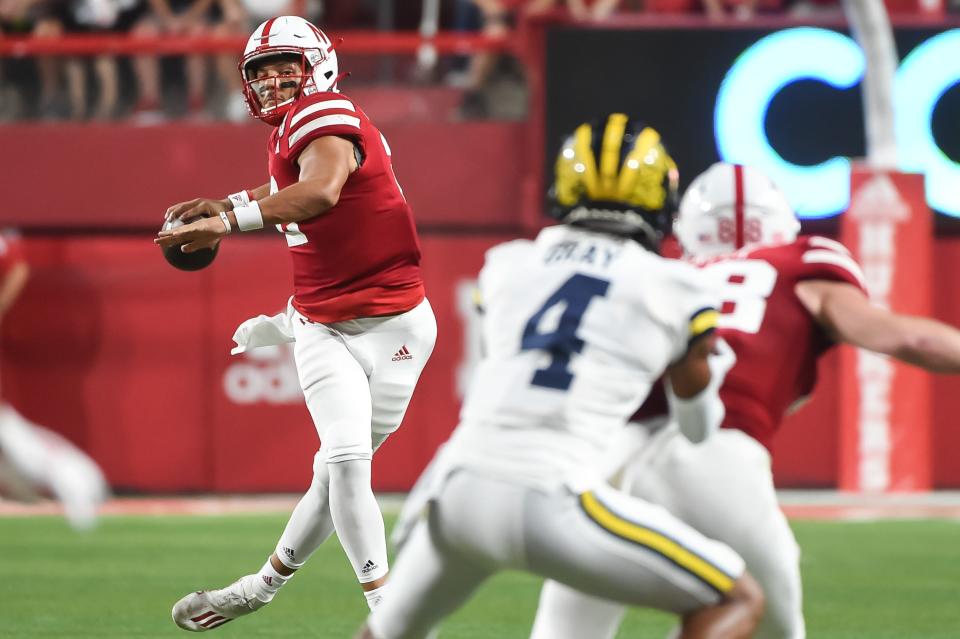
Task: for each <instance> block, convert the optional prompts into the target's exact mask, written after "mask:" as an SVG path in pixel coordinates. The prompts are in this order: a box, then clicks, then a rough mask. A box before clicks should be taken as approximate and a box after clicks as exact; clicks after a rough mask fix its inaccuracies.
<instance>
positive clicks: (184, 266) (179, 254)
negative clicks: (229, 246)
mask: <svg viewBox="0 0 960 639" xmlns="http://www.w3.org/2000/svg"><path fill="white" fill-rule="evenodd" d="M178 226H183V222H182V221H180V220H173V221H170V222H164V224H163V227H162V228H161V230H163V231H169V230H170V229H175V228H177V227H178ZM219 248H220V243H219V242H218V243H217V245H216V246H214V247H213V248H212V249H200V250H199V251H194V252H192V253H184V252H183V251H181V250H180V245H179V244H178V245H176V246H170V247H166V248H162V249H161V250H162V251H163V257H164V259H166V260H167V262H168V263H169V264H170V266H172V267H174V268H177V269H180V270H181V271H199V270H200V269H202V268H206V267H208V266H210V264H211V263H212V262H213V258H215V257H216V256H217V250H219Z"/></svg>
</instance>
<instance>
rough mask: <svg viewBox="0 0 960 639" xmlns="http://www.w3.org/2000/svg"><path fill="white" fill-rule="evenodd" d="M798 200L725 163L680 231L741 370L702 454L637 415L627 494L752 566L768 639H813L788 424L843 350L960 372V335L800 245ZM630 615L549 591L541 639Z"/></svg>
mask: <svg viewBox="0 0 960 639" xmlns="http://www.w3.org/2000/svg"><path fill="white" fill-rule="evenodd" d="M799 229H800V225H799V223H798V222H797V220H796V218H795V216H794V214H793V211H792V209H791V208H790V207H789V205H788V204H787V201H786V199H785V198H784V197H783V195H782V194H781V193H780V191H779V190H778V189H777V188H776V186H774V184H773V183H772V182H771V181H770V180H769V179H768V178H767V177H766V176H764V175H762V174H761V173H760V172H759V171H757V170H755V169H752V168H749V167H743V166H739V165H732V164H724V163H719V164H715V165H714V166H712V167H711V168H710V169H709V170H707V171H706V172H705V173H704V174H702V175H700V176H699V177H698V178H696V179H695V180H694V181H693V183H692V184H691V185H690V188H689V189H688V190H687V192H686V193H685V194H684V197H683V200H682V201H681V204H680V213H679V216H678V218H677V220H676V224H675V228H674V230H675V232H676V235H677V238H678V239H679V241H680V244H681V246H682V247H683V250H684V253H685V254H686V256H687V257H688V258H689V259H691V260H692V261H694V262H695V263H697V264H699V265H700V266H701V267H702V268H703V269H704V270H705V271H706V273H707V274H708V275H709V276H711V277H712V278H714V284H715V286H716V287H717V289H718V290H719V291H720V292H721V293H722V296H721V297H722V299H723V300H724V303H723V307H722V308H721V315H720V320H719V322H718V331H717V332H718V334H719V335H720V336H722V337H723V339H724V340H726V342H727V343H728V344H729V345H730V346H731V347H732V348H733V351H734V353H735V354H736V357H737V361H736V363H735V364H734V365H733V367H732V368H731V369H730V371H729V372H728V373H727V376H726V378H725V380H724V382H723V385H722V387H721V389H720V397H721V399H722V400H723V403H724V405H725V408H726V414H725V417H724V418H723V422H722V426H723V427H722V428H721V429H720V431H719V432H717V433H715V434H714V435H713V436H712V437H710V438H709V439H707V440H706V441H705V442H703V443H702V444H699V445H696V446H695V445H692V444H690V443H689V442H688V441H687V440H686V439H685V438H684V437H681V436H679V433H678V432H677V429H676V427H675V426H672V425H668V426H666V427H663V428H660V429H659V430H658V431H655V432H651V429H650V428H649V427H650V426H651V425H658V424H662V423H663V422H664V420H665V417H664V416H663V412H664V410H665V408H666V406H667V401H666V399H665V398H663V397H662V395H661V398H660V401H659V402H656V401H655V400H648V402H647V404H645V405H644V407H643V408H642V409H641V410H640V412H639V413H638V414H637V415H636V416H634V418H633V421H637V422H640V424H639V425H638V427H637V428H633V429H627V431H626V434H627V435H628V436H629V437H632V438H634V441H633V442H631V443H630V444H627V443H625V442H620V443H619V447H620V448H629V449H630V450H633V451H638V452H636V453H635V454H634V456H633V457H632V459H631V460H630V462H629V465H628V466H627V468H626V469H625V470H624V473H623V481H624V488H625V489H626V490H628V491H629V492H630V493H631V494H633V495H636V496H639V497H642V498H644V499H647V500H649V501H652V502H654V503H657V504H661V505H663V506H665V507H666V508H667V509H668V510H669V511H670V512H672V513H673V514H674V515H676V516H678V517H679V518H680V519H681V520H683V521H685V522H687V523H689V524H692V525H693V527H694V528H696V529H697V530H699V531H700V532H702V533H704V534H705V535H707V536H709V537H712V538H714V539H718V540H720V541H723V542H726V543H727V544H729V545H730V546H731V547H732V548H733V549H734V550H736V551H737V552H738V553H740V555H741V556H742V557H743V558H744V560H745V561H746V564H747V569H748V570H749V571H750V573H751V574H753V575H754V577H756V579H757V581H758V582H759V583H760V585H761V586H762V587H763V590H764V594H765V595H766V611H765V614H764V618H763V621H762V622H761V626H760V628H759V630H758V632H757V634H756V635H755V636H757V637H764V638H773V637H776V638H782V639H801V638H802V637H805V636H806V630H805V627H804V620H803V610H802V601H801V594H802V590H801V583H800V566H799V559H800V551H799V548H798V546H797V543H796V540H795V538H794V536H793V533H792V531H791V530H790V527H789V525H788V524H787V520H786V517H784V515H783V513H782V511H781V510H780V507H779V505H778V504H777V499H776V493H775V491H774V485H773V476H772V474H771V458H770V447H771V441H772V439H773V436H774V435H775V433H776V432H777V430H778V429H779V427H780V425H781V423H782V421H783V417H784V415H785V414H786V413H787V411H788V410H789V409H790V407H791V405H794V404H796V403H798V402H800V401H802V400H803V399H804V398H805V397H806V396H808V395H809V394H810V393H811V392H812V391H813V388H814V385H815V382H816V373H817V369H816V365H817V359H818V358H819V357H820V356H821V355H822V354H823V353H825V352H826V351H827V350H828V349H830V348H831V347H832V346H833V345H834V344H836V343H847V344H852V345H854V346H858V347H860V348H865V349H868V350H871V351H874V352H877V353H883V354H886V355H890V356H892V357H895V358H897V359H899V360H901V361H904V362H907V363H910V364H914V365H916V366H920V367H922V368H924V369H927V370H929V371H935V372H945V373H960V331H957V330H955V329H954V328H952V327H950V326H947V325H945V324H942V323H940V322H937V321H935V320H931V319H926V318H920V317H908V316H904V315H898V314H895V313H891V312H890V311H888V310H885V309H882V308H879V307H876V306H873V305H871V304H870V301H869V299H868V297H867V293H866V290H865V286H864V282H863V275H862V273H861V272H860V267H859V266H858V265H857V263H856V261H855V260H854V259H853V258H852V257H851V255H850V253H849V252H848V251H847V250H846V248H844V246H843V245H842V244H840V243H838V242H835V241H833V240H830V239H827V238H823V237H815V236H814V237H800V238H798V237H797V233H798V232H799ZM622 614H623V609H622V608H621V607H620V606H619V605H616V604H611V603H609V602H604V601H600V600H597V599H592V598H588V597H586V596H584V595H581V594H579V593H577V592H575V591H573V590H570V589H568V588H566V587H565V586H561V585H559V584H556V583H553V582H549V583H548V584H547V585H546V586H545V587H544V590H543V593H542V594H541V603H540V608H539V610H538V612H537V620H536V623H535V626H534V632H533V634H532V635H531V637H532V638H533V639H546V638H547V637H550V638H551V639H573V638H574V637H585V636H590V637H598V638H604V637H613V636H614V635H615V633H616V629H617V627H618V625H619V622H620V619H621V617H622Z"/></svg>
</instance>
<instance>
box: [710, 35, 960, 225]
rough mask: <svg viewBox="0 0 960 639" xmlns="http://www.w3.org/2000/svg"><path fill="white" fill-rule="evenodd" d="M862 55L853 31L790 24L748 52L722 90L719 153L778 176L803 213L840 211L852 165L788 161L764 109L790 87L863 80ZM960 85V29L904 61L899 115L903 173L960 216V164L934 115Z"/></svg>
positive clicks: (837, 160) (933, 202) (937, 204)
mask: <svg viewBox="0 0 960 639" xmlns="http://www.w3.org/2000/svg"><path fill="white" fill-rule="evenodd" d="M864 64H865V61H864V57H863V52H862V51H861V50H860V47H859V46H858V45H857V44H856V42H854V41H853V40H852V39H851V38H849V37H848V36H845V35H843V34H840V33H836V32H835V31H828V30H825V29H815V28H808V27H804V28H798V29H787V30H785V31H779V32H777V33H774V34H772V35H769V36H767V37H765V38H762V39H761V40H759V41H757V42H756V43H755V44H753V45H752V46H750V47H749V48H748V49H747V50H746V51H744V52H743V53H742V54H741V55H740V57H739V58H737V61H736V62H735V63H734V64H733V66H732V67H731V68H730V70H729V71H728V72H727V74H726V77H725V78H724V80H723V83H722V85H721V86H720V91H719V93H718V94H717V102H716V107H715V110H714V130H715V132H716V137H717V148H718V151H719V153H720V157H721V158H723V159H724V160H725V161H728V162H737V163H740V164H750V165H753V166H756V167H758V168H760V169H762V170H763V171H765V172H766V173H768V174H769V175H770V177H771V178H773V179H774V180H775V181H776V182H777V184H779V185H780V187H781V188H782V189H783V191H784V192H785V194H786V196H787V198H788V199H789V200H790V202H791V204H793V206H794V208H795V209H796V210H797V213H798V215H799V216H800V217H802V218H822V217H830V216H832V215H836V214H837V213H840V212H841V211H843V210H845V209H846V208H847V205H848V204H849V201H850V163H849V161H848V160H847V159H846V158H841V157H833V158H830V159H829V160H827V161H826V162H822V163H821V164H818V165H816V166H800V165H797V164H793V163H791V162H788V161H786V160H784V159H783V158H782V157H781V156H780V155H779V154H778V153H777V152H776V150H775V149H774V148H773V147H772V146H771V145H770V142H769V141H768V140H767V137H766V133H765V131H764V123H765V121H766V115H767V109H768V108H769V106H770V102H771V101H772V100H773V98H774V97H775V96H776V95H777V94H778V93H779V92H780V91H781V90H782V89H783V88H784V87H785V86H787V85H788V84H790V83H792V82H796V81H798V80H816V81H821V82H825V83H827V84H829V85H830V86H833V87H835V88H837V89H846V88H850V87H852V86H854V85H856V84H857V83H858V82H860V80H861V79H862V77H863V72H864ZM957 82H960V30H953V31H948V32H946V33H943V34H940V35H938V36H936V37H934V38H931V39H930V40H928V41H926V42H924V43H922V44H920V45H919V46H918V47H917V48H916V49H914V50H913V51H912V52H911V53H910V55H909V56H907V57H906V59H905V60H904V61H903V64H902V65H901V67H900V69H899V70H898V71H897V76H896V81H895V96H894V113H895V121H896V136H897V144H898V147H899V154H898V164H899V168H900V169H901V170H903V171H912V172H923V173H926V174H927V201H928V203H929V204H930V206H931V207H933V208H935V209H937V210H939V211H941V212H943V213H946V214H947V215H951V216H954V217H960V189H958V188H957V187H956V185H957V184H960V165H958V164H957V163H956V162H953V161H952V160H950V158H948V157H947V156H946V155H945V154H944V153H943V151H941V150H940V148H939V147H938V146H937V144H936V141H935V140H934V139H933V134H932V132H931V128H930V126H931V119H932V117H933V110H934V109H935V108H936V105H937V102H938V101H939V100H940V98H941V97H942V96H943V94H944V93H946V92H947V91H948V90H949V89H950V88H951V87H952V86H953V85H955V84H956V83H957Z"/></svg>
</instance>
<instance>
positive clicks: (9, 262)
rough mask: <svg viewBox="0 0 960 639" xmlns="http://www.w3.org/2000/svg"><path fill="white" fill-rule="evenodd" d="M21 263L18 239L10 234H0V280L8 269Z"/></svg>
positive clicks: (21, 254)
mask: <svg viewBox="0 0 960 639" xmlns="http://www.w3.org/2000/svg"><path fill="white" fill-rule="evenodd" d="M23 261H24V258H23V250H22V249H21V247H20V238H19V237H18V236H17V235H14V234H12V233H0V279H2V278H4V277H6V275H7V273H8V272H10V269H12V268H13V267H14V266H15V265H17V264H19V263H21V262H23Z"/></svg>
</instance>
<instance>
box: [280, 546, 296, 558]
mask: <svg viewBox="0 0 960 639" xmlns="http://www.w3.org/2000/svg"><path fill="white" fill-rule="evenodd" d="M283 554H285V555H286V556H287V558H288V559H289V560H290V561H296V560H297V558H296V556H295V553H294V552H293V548H287V547H286V546H284V547H283Z"/></svg>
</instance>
